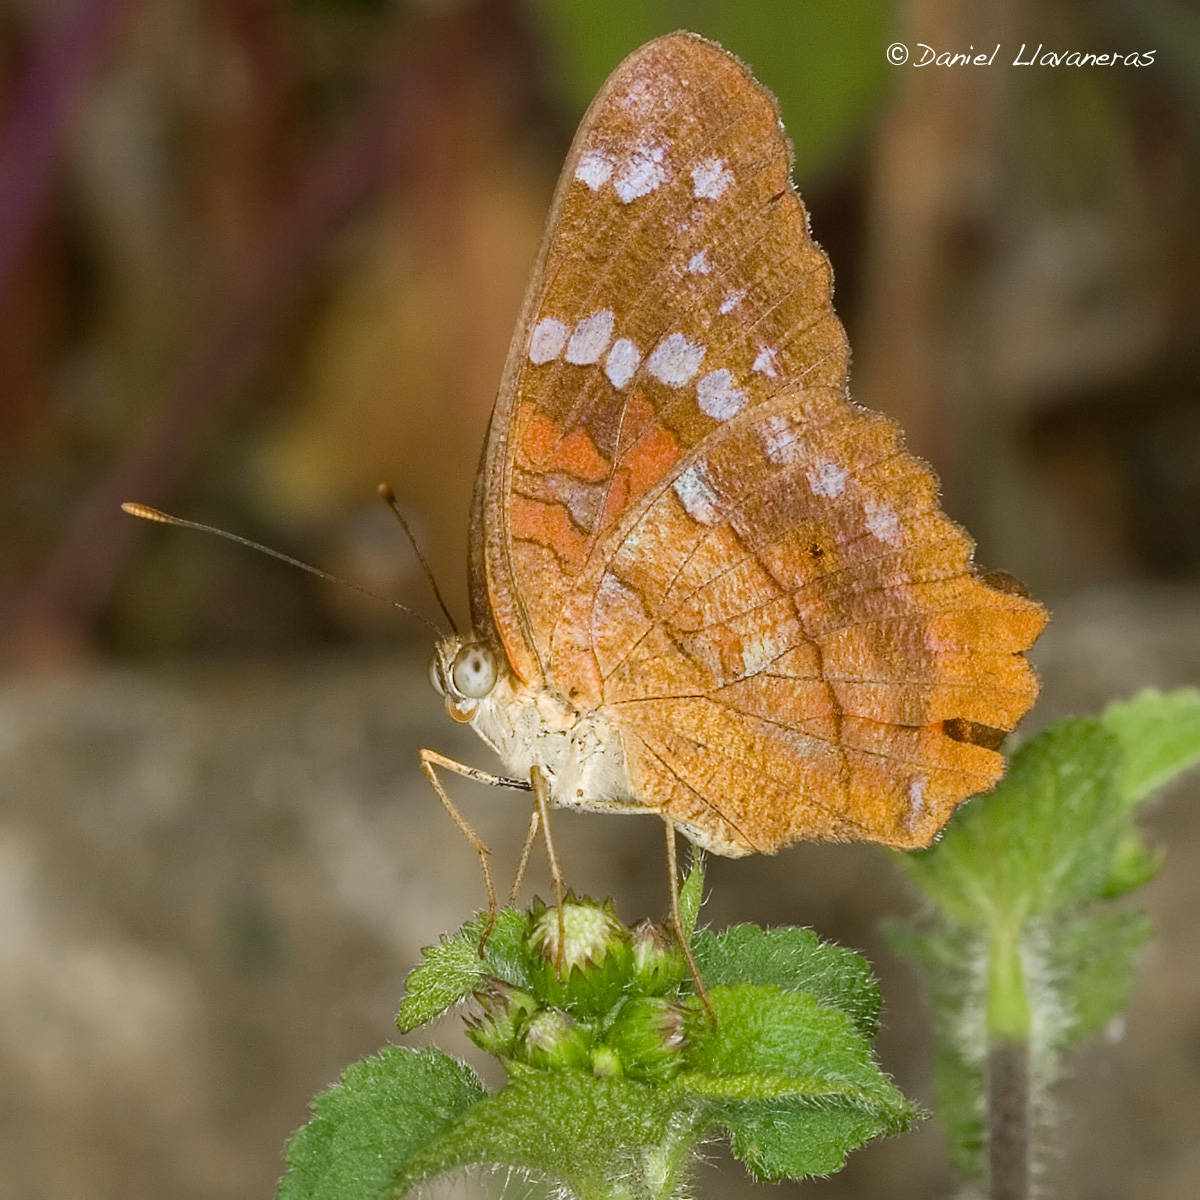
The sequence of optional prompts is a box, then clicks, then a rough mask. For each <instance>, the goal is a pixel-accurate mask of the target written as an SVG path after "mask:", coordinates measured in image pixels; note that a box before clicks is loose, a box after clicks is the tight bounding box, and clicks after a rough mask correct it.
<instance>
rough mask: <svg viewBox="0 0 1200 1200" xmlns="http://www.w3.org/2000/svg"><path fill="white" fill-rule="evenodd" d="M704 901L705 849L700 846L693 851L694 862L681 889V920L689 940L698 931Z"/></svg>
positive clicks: (684, 933)
mask: <svg viewBox="0 0 1200 1200" xmlns="http://www.w3.org/2000/svg"><path fill="white" fill-rule="evenodd" d="M703 903H704V851H703V850H701V849H700V847H699V846H697V847H696V848H695V850H694V851H693V852H692V863H691V866H690V867H689V868H688V873H687V878H686V879H685V880H684V881H683V887H681V888H680V889H679V920H680V921H681V922H682V924H683V931H682V933H683V936H684V937H685V938H688V939H689V940H690V939H691V937H692V934H693V933H695V932H696V922H697V921H698V920H699V919H700V906H701V905H702V904H703Z"/></svg>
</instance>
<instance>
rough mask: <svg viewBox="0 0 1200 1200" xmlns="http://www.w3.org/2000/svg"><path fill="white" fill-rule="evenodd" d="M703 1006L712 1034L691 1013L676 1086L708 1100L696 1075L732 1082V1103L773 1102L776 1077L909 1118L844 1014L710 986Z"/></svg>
mask: <svg viewBox="0 0 1200 1200" xmlns="http://www.w3.org/2000/svg"><path fill="white" fill-rule="evenodd" d="M709 999H710V1000H711V1002H712V1006H713V1010H714V1012H715V1013H716V1015H717V1025H716V1028H715V1029H714V1028H713V1027H712V1026H711V1025H710V1024H709V1022H708V1020H707V1018H706V1017H705V1016H704V1015H703V1013H702V1010H700V1009H699V1007H698V1006H697V1009H696V1012H697V1014H698V1016H697V1019H696V1020H695V1021H693V1022H692V1023H691V1025H690V1036H691V1040H692V1044H691V1046H690V1047H689V1049H688V1051H687V1053H686V1055H685V1061H686V1064H687V1067H688V1074H687V1075H686V1076H681V1077H680V1083H679V1086H681V1087H682V1086H686V1087H688V1088H690V1089H692V1090H704V1091H705V1094H713V1093H712V1090H711V1089H709V1088H708V1087H707V1086H705V1085H702V1084H701V1083H700V1081H699V1077H700V1076H710V1077H713V1078H714V1079H726V1080H730V1079H736V1080H737V1081H738V1090H737V1091H736V1092H734V1093H732V1094H734V1095H735V1096H736V1098H738V1099H743V1100H762V1099H774V1098H777V1097H778V1096H779V1095H780V1091H779V1079H780V1078H781V1077H783V1078H786V1079H789V1080H792V1081H794V1082H793V1087H792V1091H793V1094H795V1095H804V1096H808V1097H811V1098H825V1097H831V1096H833V1097H839V1098H843V1099H845V1100H847V1101H849V1102H852V1103H854V1104H857V1105H861V1106H862V1107H863V1108H864V1109H867V1110H870V1111H872V1112H876V1113H881V1114H882V1113H891V1114H893V1115H894V1116H895V1117H896V1118H897V1119H898V1120H899V1119H901V1118H903V1117H905V1116H906V1115H907V1114H908V1112H909V1107H908V1102H907V1101H906V1100H905V1099H904V1097H903V1096H902V1095H901V1094H900V1092H899V1091H898V1090H897V1089H896V1086H895V1085H894V1084H893V1083H892V1081H891V1080H890V1079H888V1078H887V1076H886V1075H884V1074H883V1073H882V1072H881V1071H880V1070H879V1068H878V1066H876V1064H875V1059H874V1056H873V1055H872V1053H871V1047H870V1044H869V1043H868V1041H867V1039H866V1038H864V1037H863V1036H862V1035H861V1034H860V1033H859V1032H858V1030H857V1029H856V1028H855V1026H854V1023H853V1021H851V1019H850V1017H849V1016H847V1014H846V1013H844V1012H840V1011H839V1010H838V1009H835V1008H826V1007H825V1006H824V1005H823V1004H821V1003H819V1002H818V1001H817V1000H816V998H815V997H813V996H811V995H808V994H807V993H796V992H785V991H781V990H780V989H779V988H777V987H774V986H772V985H770V984H750V983H744V984H739V985H738V986H736V987H714V988H712V989H711V991H710V992H709ZM760 1087H761V1089H762V1090H756V1089H758V1088H760ZM723 1094H726V1095H729V1094H731V1093H730V1092H729V1091H728V1090H726V1091H724V1092H723Z"/></svg>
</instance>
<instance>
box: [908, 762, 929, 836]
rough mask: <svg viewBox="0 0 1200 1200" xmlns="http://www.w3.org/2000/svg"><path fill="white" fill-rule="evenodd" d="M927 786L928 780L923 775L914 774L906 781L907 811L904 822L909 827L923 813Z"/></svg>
mask: <svg viewBox="0 0 1200 1200" xmlns="http://www.w3.org/2000/svg"><path fill="white" fill-rule="evenodd" d="M928 786H929V780H928V779H926V778H925V776H924V775H914V776H913V777H912V779H910V780H909V781H908V812H907V814H906V815H905V818H904V824H905V825H907V826H908V828H909V829H913V828H915V827H916V826H917V825H918V824H919V823H920V820H921V818H922V817H923V816H924V815H925V789H926V788H927V787H928Z"/></svg>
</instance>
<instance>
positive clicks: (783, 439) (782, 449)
mask: <svg viewBox="0 0 1200 1200" xmlns="http://www.w3.org/2000/svg"><path fill="white" fill-rule="evenodd" d="M759 434H760V436H761V437H762V447H763V453H764V454H765V455H766V456H767V461H768V462H772V463H774V464H775V465H776V466H777V467H779V466H784V465H785V464H787V463H792V462H795V461H796V459H797V458H798V457H799V456H800V438H799V435H798V434H797V432H796V430H795V429H794V428H793V427H792V423H791V421H789V420H788V419H787V417H785V416H782V415H781V414H779V413H776V414H774V415H773V416H770V417H768V418H767V419H766V420H765V421H764V422H763V423H762V425H760V426H759Z"/></svg>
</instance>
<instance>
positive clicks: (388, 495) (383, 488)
mask: <svg viewBox="0 0 1200 1200" xmlns="http://www.w3.org/2000/svg"><path fill="white" fill-rule="evenodd" d="M377 490H378V492H379V498H380V500H382V501H383V502H384V504H386V505H387V506H388V508H390V509H391V510H392V512H393V513H394V514H395V517H396V520H397V521H399V522H400V528H401V529H403V530H404V536H405V537H406V538H408V544H409V545H410V546H411V547H412V549H413V553H414V554H415V555H416V556H417V562H419V563H420V564H421V570H422V571H424V572H425V578H426V579H428V580H429V586H430V588H432V589H433V598H434V599H435V600H436V601H437V602H438V608H440V609H441V610H442V615H443V616H444V617H445V618H446V620H447V621H448V622H449V624H450V631H451V632H452V633H453V634H454V636H455V637H458V636H459V634H458V625H457V624H455V621H454V617H453V616H452V615H451V613H450V609H449V608H447V607H446V601H445V600H443V599H442V589H441V588H439V587H438V585H437V580H436V579H435V578H434V575H433V569H432V568H431V567H430V565H429V563H428V562H427V561H426V558H425V555H424V554H422V553H421V547H420V546H419V545H418V543H417V539H416V536H415V535H414V534H413V531H412V529H411V528H410V527H409V524H408V522H407V521H406V520H405V519H404V514H403V513H402V512H401V511H400V504H399V502H398V501H397V500H396V493H395V492H393V491H392V489H391V488H390V487H389V486H388V485H387V484H386V483H381V484H380V485H379V487H378V489H377Z"/></svg>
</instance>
